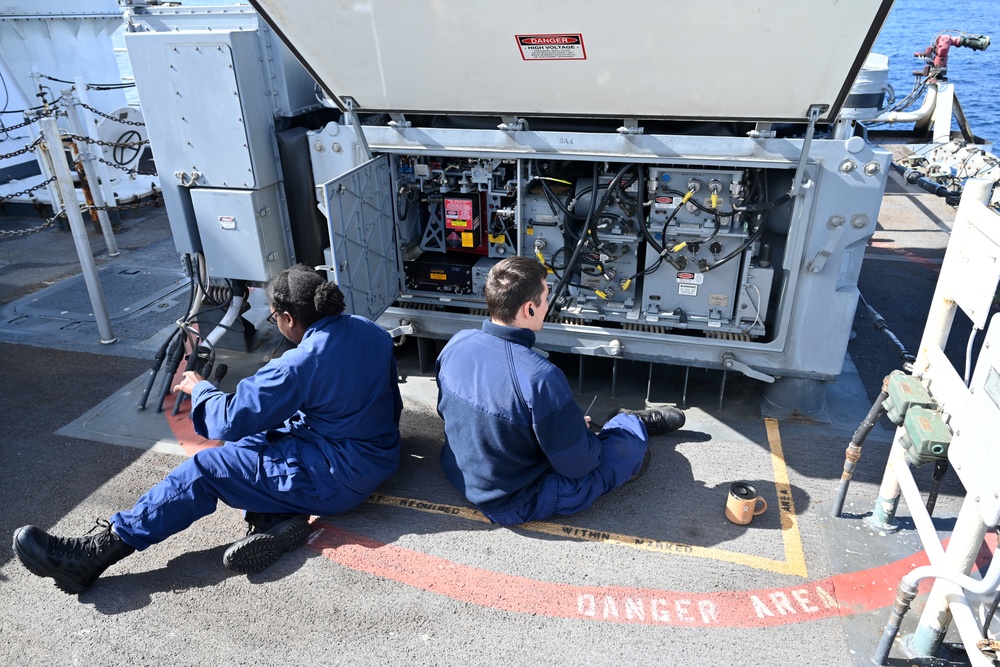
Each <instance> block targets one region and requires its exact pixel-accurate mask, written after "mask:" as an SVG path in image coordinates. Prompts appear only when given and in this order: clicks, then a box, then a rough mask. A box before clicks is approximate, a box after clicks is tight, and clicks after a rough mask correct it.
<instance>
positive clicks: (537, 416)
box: [437, 257, 684, 525]
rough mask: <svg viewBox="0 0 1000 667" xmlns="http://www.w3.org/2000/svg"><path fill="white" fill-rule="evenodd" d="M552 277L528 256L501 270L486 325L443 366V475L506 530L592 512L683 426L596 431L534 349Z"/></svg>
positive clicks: (637, 424)
mask: <svg viewBox="0 0 1000 667" xmlns="http://www.w3.org/2000/svg"><path fill="white" fill-rule="evenodd" d="M546 273H547V271H546V269H545V267H544V266H543V265H542V264H541V263H539V262H537V261H536V260H534V259H532V258H528V257H510V258H507V259H505V260H503V261H501V262H499V263H498V264H496V265H495V266H494V267H493V268H492V269H491V270H490V273H489V276H488V277H487V280H486V305H487V308H488V309H489V314H490V319H489V320H486V321H484V322H483V326H482V330H475V329H470V330H466V331H461V332H459V333H457V334H456V335H455V336H454V337H453V338H452V339H451V340H450V341H449V342H448V344H447V345H445V347H444V349H443V350H442V351H441V355H440V356H439V357H438V361H437V382H438V412H439V413H440V415H441V416H442V417H443V418H444V431H445V443H444V448H443V449H442V451H441V466H442V467H443V468H444V473H445V476H446V477H447V478H448V480H449V481H450V482H451V483H452V484H453V485H454V486H455V488H456V489H458V490H459V491H460V492H461V493H463V494H464V495H465V497H466V498H467V499H468V500H469V502H471V503H473V504H474V505H476V507H478V508H479V509H480V510H481V511H482V512H483V514H485V515H486V516H487V517H489V518H490V519H491V520H492V521H494V522H496V523H499V524H503V525H514V524H519V523H523V522H526V521H535V520H538V519H544V518H546V517H549V516H552V515H554V514H574V513H576V512H580V511H583V510H585V509H587V508H588V507H590V506H591V505H592V504H593V503H594V501H595V500H596V499H597V498H598V497H599V496H602V495H604V494H605V493H608V492H609V491H611V490H612V489H615V488H617V487H619V486H621V485H622V484H624V483H625V482H627V481H629V480H630V479H632V478H633V477H634V476H635V475H637V474H638V473H639V472H640V471H641V469H642V467H643V466H644V464H645V462H646V461H647V460H648V448H647V441H648V434H653V435H656V434H660V433H667V432H669V431H673V430H675V429H678V428H680V427H681V426H683V425H684V413H683V412H681V411H680V410H678V409H676V408H666V409H665V410H663V411H661V410H636V411H633V410H626V409H624V408H619V409H618V410H616V411H615V412H613V413H612V414H611V416H609V418H608V421H607V423H605V424H604V427H603V428H602V429H601V431H600V433H597V434H595V433H592V432H591V431H590V429H589V424H590V417H588V416H584V414H583V411H582V410H581V409H580V407H579V406H578V405H577V404H576V402H575V401H574V400H573V392H572V391H571V390H570V387H569V383H568V382H567V380H566V376H565V375H563V373H562V371H560V370H559V369H558V368H556V366H555V365H553V364H552V363H551V362H549V361H548V360H547V359H546V358H545V356H543V354H542V353H540V352H538V351H536V350H534V349H532V345H534V343H535V332H536V331H540V330H541V329H542V325H543V323H544V320H545V314H546V310H547V308H548V292H549V289H548V285H547V284H546V282H545V278H546Z"/></svg>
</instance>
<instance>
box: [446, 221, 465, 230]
mask: <svg viewBox="0 0 1000 667" xmlns="http://www.w3.org/2000/svg"><path fill="white" fill-rule="evenodd" d="M447 226H448V227H452V228H454V229H465V228H466V227H468V226H469V221H468V220H449V221H448V225H447Z"/></svg>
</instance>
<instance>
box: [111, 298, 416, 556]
mask: <svg viewBox="0 0 1000 667" xmlns="http://www.w3.org/2000/svg"><path fill="white" fill-rule="evenodd" d="M191 404H192V419H193V421H194V427H195V431H196V432H197V433H198V434H199V435H202V436H204V437H208V438H215V439H221V440H225V441H226V442H225V445H224V446H222V447H212V448H208V449H204V450H202V451H200V452H198V453H196V454H195V455H194V456H192V457H191V458H189V459H187V460H186V461H184V463H182V464H181V465H179V466H178V467H177V468H176V469H174V471H173V472H171V473H170V474H169V475H168V476H167V478H166V479H165V480H163V481H162V482H160V483H159V484H157V485H156V486H154V487H153V488H152V489H150V490H149V491H148V492H147V493H146V494H145V495H143V496H142V497H141V498H140V499H139V501H138V502H137V503H136V504H135V507H133V508H132V509H131V510H128V511H126V512H119V513H118V514H115V515H114V516H112V517H111V523H112V524H113V525H114V528H115V532H116V533H118V535H119V536H120V537H121V538H122V539H123V540H124V541H125V542H126V543H127V544H130V545H131V546H133V547H135V548H136V549H140V550H141V549H145V548H146V547H148V546H149V545H151V544H156V543H157V542H161V541H163V540H164V539H166V538H167V537H169V536H170V535H173V534H174V533H177V532H179V531H181V530H184V529H185V528H187V527H188V526H190V525H191V524H192V523H194V522H195V521H196V520H198V519H200V518H201V517H203V516H206V515H208V514H211V513H212V512H214V511H215V508H216V502H217V501H219V500H221V501H222V502H223V503H225V504H227V505H230V506H232V507H236V508H239V509H243V510H248V511H251V512H274V513H294V514H337V513H340V512H346V511H347V510H350V509H353V508H354V507H357V506H358V505H359V504H361V503H362V502H363V501H364V500H365V498H367V497H368V495H369V494H371V492H372V491H374V490H375V488H376V487H377V486H378V485H379V484H381V483H382V482H383V481H385V480H386V479H387V478H388V477H389V476H390V475H392V473H394V472H395V471H396V469H397V468H398V467H399V446H400V440H399V416H400V413H401V412H402V406H403V403H402V400H401V398H400V395H399V386H398V385H397V374H396V359H395V356H394V355H393V345H392V339H391V338H390V337H389V335H388V334H387V333H386V332H385V331H384V330H383V329H382V328H381V327H379V326H378V325H376V324H374V323H373V322H370V321H369V320H366V319H365V318H363V317H356V316H353V315H338V316H334V317H324V318H322V319H321V320H319V321H318V322H316V323H315V324H313V325H312V326H311V327H309V329H307V330H306V332H305V335H304V336H303V338H302V342H301V343H299V345H298V346H297V347H296V348H295V349H292V350H289V351H288V352H285V353H284V354H283V355H282V356H281V357H280V358H278V359H274V360H272V361H271V362H269V363H268V364H267V365H265V366H264V367H263V368H261V369H260V370H259V371H257V373H256V374H255V375H253V376H252V377H249V378H246V379H244V380H242V381H241V382H240V383H239V385H238V386H237V387H236V392H235V393H233V394H225V393H223V392H221V391H219V390H218V389H216V388H215V387H214V386H213V385H212V384H211V383H210V382H207V381H205V382H199V383H198V384H197V385H196V386H195V388H194V392H193V394H192V396H191Z"/></svg>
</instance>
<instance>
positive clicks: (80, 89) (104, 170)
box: [73, 76, 142, 206]
mask: <svg viewBox="0 0 1000 667" xmlns="http://www.w3.org/2000/svg"><path fill="white" fill-rule="evenodd" d="M73 80H74V81H75V82H76V97H77V99H79V100H80V102H81V103H82V104H86V105H87V106H94V105H93V104H91V103H90V94H89V93H88V92H87V83H86V82H85V81H84V80H83V77H80V76H78V77H76V78H74V79H73ZM78 113H79V114H80V119H81V120H82V121H83V127H84V129H85V130H86V136H88V137H90V138H91V139H93V140H94V141H98V140H100V136H99V135H98V134H97V123H96V122H95V121H94V115H93V114H92V113H91V112H90V110H89V109H86V108H78ZM95 145H97V144H95ZM137 150H138V151H139V152H140V153H141V152H142V147H139V148H138V149H137ZM136 166H137V167H138V162H136ZM94 169H96V171H97V176H98V178H100V181H101V183H100V187H101V193H102V194H103V195H104V201H105V202H106V203H107V204H108V205H109V206H118V199H117V197H116V196H115V193H114V190H112V188H111V176H109V174H108V167H107V165H106V164H104V163H103V162H100V161H96V162H95V164H94Z"/></svg>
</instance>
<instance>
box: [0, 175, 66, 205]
mask: <svg viewBox="0 0 1000 667" xmlns="http://www.w3.org/2000/svg"><path fill="white" fill-rule="evenodd" d="M55 180H56V179H55V176H53V177H52V178H50V179H48V180H47V181H42V182H41V183H38V184H37V185H32V186H31V187H30V188H25V189H23V190H21V191H19V192H14V193H12V194H9V195H0V204H3V203H4V202H5V201H10V200H11V199H16V198H18V197H22V196H24V195H30V194H31V193H32V192H34V191H35V190H39V189H41V188H44V187H45V186H46V185H48V184H49V183H52V182H54V181H55Z"/></svg>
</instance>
